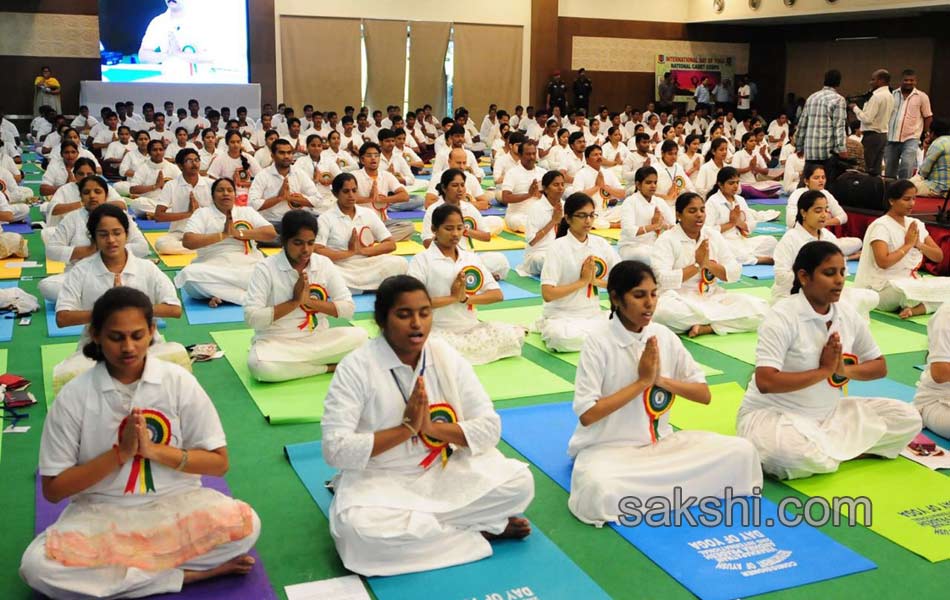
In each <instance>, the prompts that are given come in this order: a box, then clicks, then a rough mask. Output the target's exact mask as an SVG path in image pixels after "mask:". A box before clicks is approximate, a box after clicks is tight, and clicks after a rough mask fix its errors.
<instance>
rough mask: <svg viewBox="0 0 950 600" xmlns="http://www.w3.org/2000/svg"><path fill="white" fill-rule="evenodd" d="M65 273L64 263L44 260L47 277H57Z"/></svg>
mask: <svg viewBox="0 0 950 600" xmlns="http://www.w3.org/2000/svg"><path fill="white" fill-rule="evenodd" d="M65 272H66V263H64V262H59V261H58V260H50V259H48V258H47V259H46V274H47V275H59V274H60V273H65Z"/></svg>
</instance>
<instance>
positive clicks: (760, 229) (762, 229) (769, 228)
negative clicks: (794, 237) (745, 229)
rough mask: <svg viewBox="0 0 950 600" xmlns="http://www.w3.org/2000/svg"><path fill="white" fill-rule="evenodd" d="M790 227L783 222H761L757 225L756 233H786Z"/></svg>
mask: <svg viewBox="0 0 950 600" xmlns="http://www.w3.org/2000/svg"><path fill="white" fill-rule="evenodd" d="M787 229H788V228H787V227H785V226H784V225H782V224H781V223H771V222H769V223H759V224H758V225H756V226H755V233H759V234H772V233H785V231H786V230H787Z"/></svg>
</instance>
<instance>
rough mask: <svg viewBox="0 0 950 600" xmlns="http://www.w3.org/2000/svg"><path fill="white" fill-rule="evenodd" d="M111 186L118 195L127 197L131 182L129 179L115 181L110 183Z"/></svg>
mask: <svg viewBox="0 0 950 600" xmlns="http://www.w3.org/2000/svg"><path fill="white" fill-rule="evenodd" d="M112 188H113V189H115V191H116V193H117V194H119V195H120V196H124V197H126V198H128V197H130V196H131V195H132V191H131V190H132V182H130V181H116V182H115V183H113V184H112Z"/></svg>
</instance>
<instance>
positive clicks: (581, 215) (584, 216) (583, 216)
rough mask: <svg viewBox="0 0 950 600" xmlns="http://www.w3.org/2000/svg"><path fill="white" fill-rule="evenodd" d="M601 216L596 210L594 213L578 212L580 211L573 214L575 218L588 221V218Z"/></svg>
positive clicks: (593, 218)
mask: <svg viewBox="0 0 950 600" xmlns="http://www.w3.org/2000/svg"><path fill="white" fill-rule="evenodd" d="M599 216H600V214H598V213H595V212H593V213H581V212H578V213H574V214H573V215H571V217H572V218H574V219H580V220H581V221H587V220H588V219H590V220H592V221H593V220H595V219H597V218H598V217H599Z"/></svg>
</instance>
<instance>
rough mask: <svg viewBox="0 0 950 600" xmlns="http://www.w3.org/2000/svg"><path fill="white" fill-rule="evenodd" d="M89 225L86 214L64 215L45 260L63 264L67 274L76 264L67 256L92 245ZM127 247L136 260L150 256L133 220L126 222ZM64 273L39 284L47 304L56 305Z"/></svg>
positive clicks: (51, 235) (53, 233)
mask: <svg viewBox="0 0 950 600" xmlns="http://www.w3.org/2000/svg"><path fill="white" fill-rule="evenodd" d="M88 222H89V211H87V210H86V209H85V208H80V209H79V210H75V211H73V212H71V213H69V214H67V215H66V216H65V217H63V219H62V220H61V221H60V222H59V225H57V226H56V229H54V230H53V232H52V233H51V234H50V236H49V237H48V238H46V239H45V240H44V241H45V244H46V258H47V259H48V260H55V261H59V262H62V263H66V268H65V270H66V271H67V272H68V271H69V270H70V269H72V268H73V266H74V265H75V264H76V263H75V262H74V261H73V260H72V259H71V258H70V257H71V256H72V254H73V250H75V249H76V248H77V247H79V246H91V245H92V240H90V239H89V232H88V230H87V228H86V224H87V223H88ZM125 245H126V248H127V249H128V250H129V252H131V253H132V254H134V255H135V256H138V257H140V258H141V257H146V256H148V255H149V254H150V253H151V249H149V246H148V241H146V239H145V236H143V235H142V232H141V231H140V230H139V227H138V225H136V224H135V221H133V220H131V219H130V220H129V233H128V236H127V237H126V242H125ZM63 279H64V274H60V275H51V276H49V277H45V278H43V280H42V281H40V283H39V286H38V287H39V290H40V293H41V294H43V297H44V298H46V299H47V300H49V301H50V302H56V298H57V297H58V296H59V291H60V289H61V288H62V286H63Z"/></svg>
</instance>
